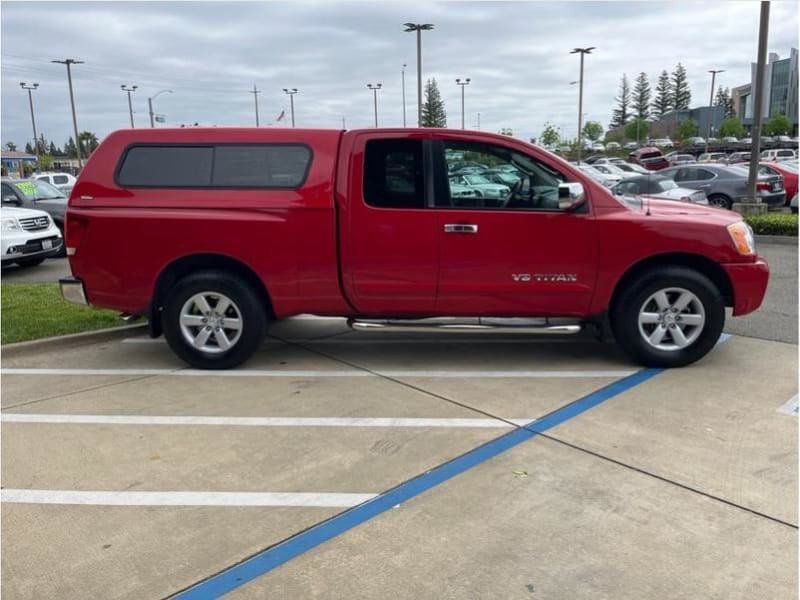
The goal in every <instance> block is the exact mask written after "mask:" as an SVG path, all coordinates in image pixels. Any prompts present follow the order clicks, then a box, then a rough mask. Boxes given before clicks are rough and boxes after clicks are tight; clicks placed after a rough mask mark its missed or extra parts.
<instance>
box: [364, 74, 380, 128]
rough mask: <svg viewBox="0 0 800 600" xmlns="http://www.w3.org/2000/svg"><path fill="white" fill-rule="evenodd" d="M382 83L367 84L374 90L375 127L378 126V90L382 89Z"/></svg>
mask: <svg viewBox="0 0 800 600" xmlns="http://www.w3.org/2000/svg"><path fill="white" fill-rule="evenodd" d="M382 85H383V84H382V83H376V84H375V85H372V84H371V83H368V84H367V88H369V89H371V90H372V96H373V101H374V103H375V128H376V129H377V128H378V90H379V89H381V86H382Z"/></svg>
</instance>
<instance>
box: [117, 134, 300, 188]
mask: <svg viewBox="0 0 800 600" xmlns="http://www.w3.org/2000/svg"><path fill="white" fill-rule="evenodd" d="M310 164H311V150H310V149H309V148H308V147H306V146H302V145H299V144H259V145H234V144H231V145H213V146H134V147H133V148H130V149H129V150H128V151H127V152H126V153H125V156H124V157H123V160H122V164H121V165H120V167H119V169H118V171H117V183H118V184H119V185H121V186H123V187H164V188H175V187H190V188H206V187H210V188H216V187H219V188H237V187H244V188H297V187H299V186H300V185H302V183H303V181H305V178H306V175H307V173H308V169H309V166H310Z"/></svg>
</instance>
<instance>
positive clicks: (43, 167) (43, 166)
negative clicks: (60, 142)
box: [39, 154, 53, 171]
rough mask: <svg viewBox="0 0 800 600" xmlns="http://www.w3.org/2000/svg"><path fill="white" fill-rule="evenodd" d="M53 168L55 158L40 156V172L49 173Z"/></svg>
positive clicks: (46, 155) (47, 155)
mask: <svg viewBox="0 0 800 600" xmlns="http://www.w3.org/2000/svg"><path fill="white" fill-rule="evenodd" d="M52 168H53V157H52V156H50V155H49V154H40V155H39V170H40V171H49V170H50V169H52Z"/></svg>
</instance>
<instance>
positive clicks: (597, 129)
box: [583, 121, 603, 142]
mask: <svg viewBox="0 0 800 600" xmlns="http://www.w3.org/2000/svg"><path fill="white" fill-rule="evenodd" d="M601 135H603V126H602V125H600V123H598V122H597V121H586V125H584V126H583V136H584V137H587V138H589V139H590V140H592V141H593V142H596V141H597V140H599V139H600V136H601Z"/></svg>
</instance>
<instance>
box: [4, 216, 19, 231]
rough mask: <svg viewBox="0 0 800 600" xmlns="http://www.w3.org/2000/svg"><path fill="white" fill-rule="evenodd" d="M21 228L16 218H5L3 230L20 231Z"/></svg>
mask: <svg viewBox="0 0 800 600" xmlns="http://www.w3.org/2000/svg"><path fill="white" fill-rule="evenodd" d="M21 229H22V228H21V227H20V226H19V223H17V220H16V219H3V231H20V230H21Z"/></svg>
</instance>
